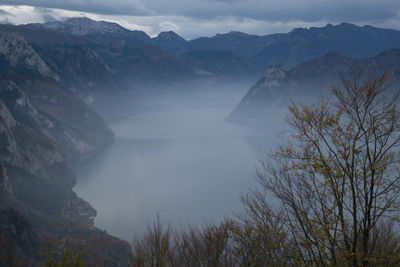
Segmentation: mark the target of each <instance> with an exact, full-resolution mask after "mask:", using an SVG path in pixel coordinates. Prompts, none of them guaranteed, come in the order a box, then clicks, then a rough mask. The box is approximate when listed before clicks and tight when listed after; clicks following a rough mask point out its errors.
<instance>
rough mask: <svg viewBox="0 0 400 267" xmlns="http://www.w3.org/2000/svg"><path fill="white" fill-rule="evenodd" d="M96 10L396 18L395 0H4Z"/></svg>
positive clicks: (282, 18)
mask: <svg viewBox="0 0 400 267" xmlns="http://www.w3.org/2000/svg"><path fill="white" fill-rule="evenodd" d="M2 2H3V4H10V5H16V4H25V5H30V6H38V7H50V8H60V9H67V10H74V11H84V12H92V13H97V14H114V15H135V16H149V15H150V16H152V15H158V16H174V15H175V16H176V15H178V16H185V17H195V18H204V19H210V18H219V17H225V16H234V17H237V18H251V19H256V20H263V21H283V22H285V21H306V22H312V21H321V20H330V21H348V22H356V21H367V20H376V19H391V18H398V16H399V12H400V1H398V0H382V1H374V0H336V1H334V0H330V1H328V0H327V1H321V0H286V1H282V0H169V1H166V0H130V1H126V0H113V1H109V0H97V1H95V0H74V1H65V0H63V1H61V0H36V1H31V0H13V1H11V0H5V1H2Z"/></svg>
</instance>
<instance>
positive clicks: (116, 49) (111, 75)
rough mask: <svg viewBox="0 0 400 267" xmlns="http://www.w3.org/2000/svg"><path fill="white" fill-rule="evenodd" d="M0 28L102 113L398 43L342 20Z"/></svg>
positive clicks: (396, 36) (390, 35) (389, 33)
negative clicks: (192, 28) (201, 32)
mask: <svg viewBox="0 0 400 267" xmlns="http://www.w3.org/2000/svg"><path fill="white" fill-rule="evenodd" d="M1 27H2V28H4V29H6V30H8V31H12V32H15V33H17V34H19V35H21V36H23V37H24V38H25V40H26V41H27V42H28V44H29V45H31V46H32V47H33V48H34V50H35V51H36V53H38V54H39V55H40V57H41V58H42V59H43V61H44V62H46V64H47V66H49V68H50V70H51V71H52V72H53V73H54V74H55V75H57V76H58V77H59V79H60V83H61V84H62V85H63V86H64V87H66V88H67V89H68V90H70V91H71V92H73V93H74V94H75V95H78V96H79V97H81V98H82V99H83V100H84V101H85V102H86V103H87V104H89V105H90V106H91V107H92V108H94V109H95V110H96V111H98V112H99V113H100V114H101V115H102V116H103V117H105V118H106V119H108V120H109V119H112V118H115V117H118V116H123V115H124V114H129V113H131V112H132V111H138V110H140V109H141V108H142V107H143V101H141V100H140V99H141V98H143V97H149V98H151V97H153V96H159V95H162V94H167V95H168V94H170V93H173V92H178V93H179V94H185V93H187V92H188V91H193V90H196V88H199V89H198V90H209V89H212V90H214V89H213V88H214V87H215V88H218V87H219V86H221V85H225V84H231V85H234V84H236V83H237V82H238V81H242V80H248V81H254V80H256V79H257V78H258V77H260V76H261V75H262V73H263V72H264V70H265V68H266V67H267V66H270V65H280V66H282V68H283V69H285V70H287V69H290V68H292V67H294V66H296V65H298V64H299V63H301V62H304V61H307V60H310V59H313V58H316V57H320V56H323V55H324V54H327V53H339V54H342V55H343V56H346V57H349V58H361V57H371V56H374V55H376V54H377V53H379V52H381V51H383V50H385V49H389V48H396V47H400V32H399V31H395V30H389V29H379V28H374V27H371V26H364V27H359V26H356V25H352V24H347V23H342V24H339V25H335V26H333V25H331V24H328V25H327V26H325V27H321V28H315V27H313V28H309V29H294V30H292V31H291V32H289V33H281V34H271V35H265V36H257V35H250V34H246V33H241V32H229V33H226V34H217V35H216V36H214V37H210V38H209V37H201V38H197V39H194V40H189V41H187V40H185V39H184V38H182V37H180V36H179V35H177V34H176V33H174V32H172V31H169V32H162V33H160V34H159V35H158V36H156V37H154V38H151V37H150V36H148V35H147V34H146V33H144V32H142V31H136V30H135V31H131V30H128V29H125V28H123V27H122V26H120V25H118V24H116V23H110V22H105V21H94V20H91V19H88V18H72V19H68V20H66V21H63V22H61V21H55V22H47V23H42V24H27V25H21V26H11V25H2V26H1Z"/></svg>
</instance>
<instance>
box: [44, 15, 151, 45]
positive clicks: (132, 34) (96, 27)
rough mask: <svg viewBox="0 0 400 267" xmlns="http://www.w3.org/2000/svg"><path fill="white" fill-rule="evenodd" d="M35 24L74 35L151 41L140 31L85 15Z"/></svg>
mask: <svg viewBox="0 0 400 267" xmlns="http://www.w3.org/2000/svg"><path fill="white" fill-rule="evenodd" d="M36 26H40V27H44V28H47V29H51V30H55V31H57V32H62V33H67V34H71V35H75V36H96V35H103V36H104V35H106V36H112V37H119V38H121V37H123V38H126V39H127V40H134V39H137V40H140V41H142V42H145V43H151V42H152V40H151V38H150V37H149V36H148V35H147V34H146V33H145V32H142V31H130V30H127V29H125V28H124V27H122V26H120V25H119V24H117V23H112V22H107V21H95V20H91V19H89V18H86V17H76V18H70V19H68V20H66V21H63V22H61V21H53V22H47V23H43V24H36Z"/></svg>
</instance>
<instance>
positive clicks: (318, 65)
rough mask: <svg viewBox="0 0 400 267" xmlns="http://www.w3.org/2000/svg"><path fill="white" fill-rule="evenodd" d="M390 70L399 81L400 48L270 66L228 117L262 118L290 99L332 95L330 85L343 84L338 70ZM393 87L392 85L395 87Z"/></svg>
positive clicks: (393, 80) (391, 81) (396, 82)
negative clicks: (360, 56) (356, 56)
mask: <svg viewBox="0 0 400 267" xmlns="http://www.w3.org/2000/svg"><path fill="white" fill-rule="evenodd" d="M353 70H362V71H363V73H365V74H369V73H381V72H382V71H387V72H388V73H389V78H390V79H389V84H390V85H392V86H394V87H396V86H398V85H399V84H400V49H389V50H385V51H384V52H382V53H380V54H378V55H376V56H374V57H370V58H363V59H351V58H348V57H345V56H342V55H340V54H337V53H329V54H326V55H324V56H322V57H319V58H316V59H313V60H310V61H307V62H304V63H301V64H299V65H297V66H296V67H294V68H292V69H291V70H289V71H286V70H284V69H283V68H282V67H280V66H271V67H268V68H267V70H266V72H265V74H264V76H263V77H262V78H261V79H260V80H259V81H258V82H257V83H256V84H255V85H254V86H253V87H252V88H250V90H249V91H248V92H247V93H246V95H245V96H244V97H243V99H242V100H241V102H240V103H239V104H238V105H237V107H236V108H235V109H234V110H233V111H232V113H231V114H230V116H229V119H231V120H242V121H243V120H249V119H256V120H257V119H262V117H263V114H265V112H266V110H267V109H268V107H269V106H271V105H275V104H278V105H282V104H284V105H287V104H289V103H290V101H291V100H294V101H308V100H312V99H315V97H318V96H326V95H328V94H329V88H330V87H331V85H336V86H338V85H339V86H340V84H339V80H338V74H339V73H350V72H351V71H353ZM394 87H393V88H394Z"/></svg>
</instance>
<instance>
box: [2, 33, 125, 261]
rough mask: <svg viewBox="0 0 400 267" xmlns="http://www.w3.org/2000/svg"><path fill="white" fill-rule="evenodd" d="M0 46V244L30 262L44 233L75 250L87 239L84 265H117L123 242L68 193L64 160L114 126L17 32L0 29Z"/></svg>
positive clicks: (86, 153)
mask: <svg viewBox="0 0 400 267" xmlns="http://www.w3.org/2000/svg"><path fill="white" fill-rule="evenodd" d="M0 46H1V49H0V63H1V64H0V67H1V68H0V250H2V251H9V249H13V254H12V257H13V259H18V264H22V266H35V265H37V263H38V262H40V261H41V260H42V259H41V258H40V257H39V255H38V251H39V249H40V248H43V247H45V246H46V242H47V241H46V240H48V239H49V238H50V239H53V240H55V241H56V242H57V243H60V244H63V246H64V245H65V246H68V247H70V248H71V249H72V250H73V251H74V252H78V251H80V250H82V249H83V244H85V251H87V254H86V256H85V262H86V263H87V265H88V266H123V265H124V263H127V262H128V261H129V255H130V246H129V244H127V243H126V242H123V241H120V240H118V239H116V238H114V237H111V236H109V235H107V234H106V233H104V232H102V231H100V230H98V229H96V228H94V227H93V219H94V217H95V216H96V210H95V209H94V208H93V207H92V206H91V205H90V204H89V203H87V202H86V201H84V200H82V199H80V198H79V197H78V196H77V195H76V194H75V193H74V192H73V190H72V188H73V186H74V185H75V183H76V177H75V175H74V173H73V171H72V169H71V167H70V166H71V164H78V163H79V162H81V161H82V160H85V159H86V158H88V157H90V156H91V155H92V154H94V153H96V152H97V151H99V150H101V149H103V148H104V147H105V146H107V145H108V144H109V143H110V142H112V140H113V133H112V132H111V130H110V129H109V128H108V127H107V126H106V124H105V123H104V121H103V120H102V118H101V117H100V116H99V115H97V114H96V113H95V112H94V111H92V110H91V109H90V108H88V107H87V106H86V105H85V103H84V102H83V101H82V100H80V99H79V98H78V97H77V96H74V95H73V94H71V93H70V92H69V91H68V90H67V89H65V88H64V87H63V86H62V85H60V82H59V80H60V79H59V76H58V75H57V74H56V73H55V72H53V71H52V70H50V68H49V67H48V65H47V64H46V62H45V61H44V60H43V59H42V58H41V57H40V55H39V54H38V53H36V52H35V50H34V49H33V48H32V47H31V46H30V45H29V44H28V43H27V42H26V41H25V40H24V38H23V37H22V36H19V35H18V34H17V33H10V32H4V31H1V30H0ZM12 244H14V245H15V246H10V245H12ZM105 247H106V248H105ZM55 249H57V250H58V249H59V250H60V251H62V250H63V248H62V247H57V248H55ZM10 251H11V250H10ZM2 255H3V254H1V255H0V262H1V261H2V259H1V257H2ZM98 259H101V262H99V261H98ZM15 264H17V263H16V262H15ZM0 265H1V264H0Z"/></svg>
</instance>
